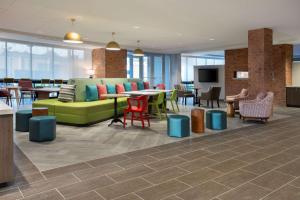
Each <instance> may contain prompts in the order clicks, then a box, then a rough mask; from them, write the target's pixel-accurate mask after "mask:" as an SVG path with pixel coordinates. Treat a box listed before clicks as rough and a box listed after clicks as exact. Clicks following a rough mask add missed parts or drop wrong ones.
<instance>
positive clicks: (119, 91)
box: [116, 83, 125, 94]
mask: <svg viewBox="0 0 300 200" xmlns="http://www.w3.org/2000/svg"><path fill="white" fill-rule="evenodd" d="M116 90H117V94H121V93H123V92H125V88H124V85H123V84H121V83H119V84H117V85H116Z"/></svg>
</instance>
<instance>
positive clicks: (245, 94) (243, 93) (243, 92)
mask: <svg viewBox="0 0 300 200" xmlns="http://www.w3.org/2000/svg"><path fill="white" fill-rule="evenodd" d="M248 94H249V92H248V90H247V89H245V88H243V89H242V90H241V93H240V94H239V97H240V98H245V97H247V96H248Z"/></svg>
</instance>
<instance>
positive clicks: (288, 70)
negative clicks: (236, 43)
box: [225, 44, 293, 106]
mask: <svg viewBox="0 0 300 200" xmlns="http://www.w3.org/2000/svg"><path fill="white" fill-rule="evenodd" d="M292 50H293V46H292V45H289V44H281V45H273V47H272V59H271V60H272V62H271V69H270V72H269V74H271V76H272V78H271V79H272V81H271V84H272V85H271V90H272V91H273V92H274V93H275V104H277V105H282V106H285V105H286V86H290V85H291V84H292V56H293V51H292ZM247 70H248V49H247V48H243V49H233V50H226V51H225V94H226V95H233V94H238V93H239V92H240V91H241V89H242V88H248V82H249V80H235V79H233V72H234V71H247ZM253 81H255V82H256V83H257V84H259V83H260V82H261V80H259V79H257V80H253Z"/></svg>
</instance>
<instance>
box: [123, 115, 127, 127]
mask: <svg viewBox="0 0 300 200" xmlns="http://www.w3.org/2000/svg"><path fill="white" fill-rule="evenodd" d="M126 115H127V113H126V112H124V120H123V122H124V124H123V127H124V128H126Z"/></svg>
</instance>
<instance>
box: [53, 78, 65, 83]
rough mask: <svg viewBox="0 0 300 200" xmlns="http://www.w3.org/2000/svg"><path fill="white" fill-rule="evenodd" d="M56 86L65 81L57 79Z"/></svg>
mask: <svg viewBox="0 0 300 200" xmlns="http://www.w3.org/2000/svg"><path fill="white" fill-rule="evenodd" d="M54 84H63V80H62V79H55V80H54Z"/></svg>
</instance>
